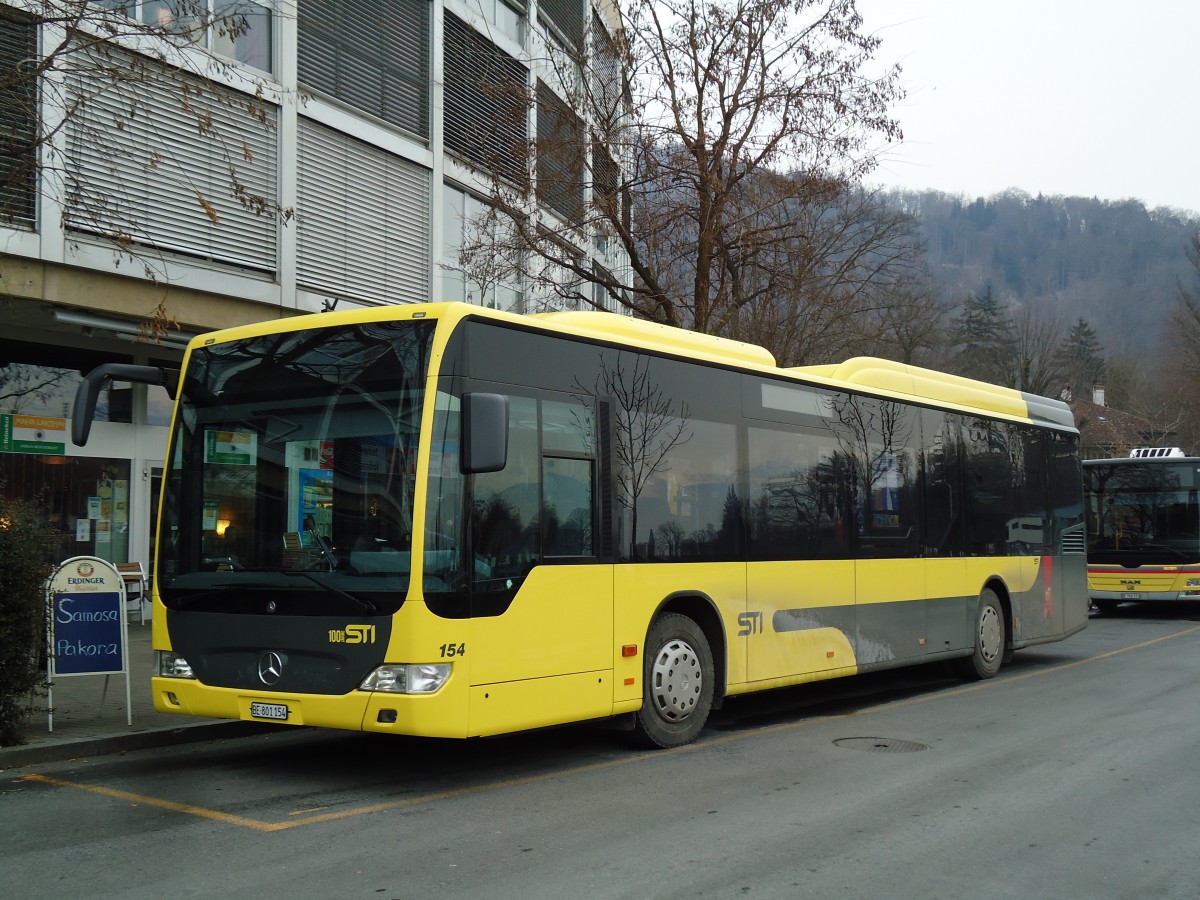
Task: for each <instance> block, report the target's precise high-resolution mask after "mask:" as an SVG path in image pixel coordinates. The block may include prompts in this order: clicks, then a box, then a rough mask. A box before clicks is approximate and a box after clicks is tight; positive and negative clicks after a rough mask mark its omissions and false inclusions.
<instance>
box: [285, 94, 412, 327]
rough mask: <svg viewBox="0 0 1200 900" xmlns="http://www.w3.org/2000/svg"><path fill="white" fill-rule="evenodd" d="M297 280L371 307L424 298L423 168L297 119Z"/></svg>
mask: <svg viewBox="0 0 1200 900" xmlns="http://www.w3.org/2000/svg"><path fill="white" fill-rule="evenodd" d="M298 171H299V176H298V183H297V191H296V222H297V225H296V242H297V278H298V280H299V282H300V284H301V286H302V287H304V288H306V289H308V290H313V291H318V292H323V293H326V294H330V295H332V296H335V297H346V298H349V299H354V300H362V301H367V302H373V303H398V302H410V303H412V302H421V301H427V300H428V299H429V267H430V259H429V243H430V242H429V202H430V197H429V192H430V181H429V170H428V169H425V168H422V167H421V166H418V165H417V164H416V163H412V162H409V161H408V160H406V159H404V158H402V157H400V156H396V155H395V154H392V153H388V152H386V151H384V150H381V149H380V148H378V147H375V146H372V145H371V144H368V143H365V142H364V141H360V140H357V139H355V138H352V137H350V136H349V135H346V134H342V133H341V132H339V131H335V130H333V129H332V128H327V127H325V126H324V125H319V124H317V123H316V122H313V121H311V120H309V119H303V118H302V119H301V120H300V156H299V166H298Z"/></svg>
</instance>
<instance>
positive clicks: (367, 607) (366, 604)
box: [288, 572, 378, 613]
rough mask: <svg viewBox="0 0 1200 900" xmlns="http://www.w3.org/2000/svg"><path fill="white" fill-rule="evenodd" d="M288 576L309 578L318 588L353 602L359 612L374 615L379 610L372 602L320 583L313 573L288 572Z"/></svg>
mask: <svg viewBox="0 0 1200 900" xmlns="http://www.w3.org/2000/svg"><path fill="white" fill-rule="evenodd" d="M288 574H289V575H300V576H302V577H304V578H307V579H308V580H309V581H311V582H312V583H313V584H315V585H316V586H317V587H322V588H324V589H325V590H327V591H329V592H330V593H331V594H337V595H338V596H339V597H345V598H346V599H347V600H349V601H351V602H352V603H353V604H354V605H355V607H357V609H358V611H359V612H372V613H373V612H375V611H376V610H377V609H378V607H376V606H375V604H374V603H372V602H371V601H370V600H364V599H363V598H362V597H355V596H354V595H353V594H351V593H349V592H347V591H343V590H342V589H341V588H335V587H334V586H333V585H332V584H326V583H325V582H323V581H320V580H319V579H318V578H317V576H316V575H314V574H312V573H311V572H288Z"/></svg>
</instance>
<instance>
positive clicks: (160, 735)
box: [0, 620, 279, 769]
mask: <svg viewBox="0 0 1200 900" xmlns="http://www.w3.org/2000/svg"><path fill="white" fill-rule="evenodd" d="M153 668H154V651H153V650H152V649H151V647H150V623H149V621H147V622H146V624H145V625H140V624H138V623H137V621H136V620H135V621H131V622H130V623H129V699H130V703H129V709H130V711H131V715H132V719H133V724H132V725H130V724H127V715H126V709H125V677H126V676H124V675H119V674H118V675H71V676H67V677H59V678H58V679H57V681H56V682H55V684H54V686H53V692H54V695H53V700H54V731H52V732H51V731H50V730H49V729H48V724H49V723H48V717H47V715H46V698H45V697H38V698H36V699H35V701H34V704H35V707H34V711H33V713H32V714H31V715H30V717H29V719H28V720H27V722H26V725H25V743H24V744H17V745H16V746H13V747H0V769H11V768H17V767H24V766H30V765H37V764H40V763H44V762H53V761H56V760H63V759H75V758H78V757H84V756H100V755H103V754H106V753H118V752H120V751H122V750H144V749H147V748H151V747H163V746H167V745H170V744H182V743H187V742H189V741H206V740H215V739H217V738H226V737H239V736H242V735H249V734H263V733H266V732H268V731H271V730H273V729H278V727H279V726H277V725H270V724H260V723H257V722H238V721H226V720H222V719H195V718H192V717H190V716H175V715H168V714H166V713H160V712H157V711H156V710H155V709H154V701H153V700H152V699H151V696H150V675H151V672H152V671H153ZM106 679H107V688H106V687H105V680H106Z"/></svg>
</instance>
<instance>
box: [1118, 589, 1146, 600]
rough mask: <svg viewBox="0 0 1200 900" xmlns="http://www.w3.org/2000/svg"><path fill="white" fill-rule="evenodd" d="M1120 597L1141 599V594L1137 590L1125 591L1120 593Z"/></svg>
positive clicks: (1123, 598)
mask: <svg viewBox="0 0 1200 900" xmlns="http://www.w3.org/2000/svg"><path fill="white" fill-rule="evenodd" d="M1121 599H1122V600H1141V599H1142V595H1141V594H1139V593H1138V592H1137V591H1126V592H1125V593H1124V594H1122V595H1121Z"/></svg>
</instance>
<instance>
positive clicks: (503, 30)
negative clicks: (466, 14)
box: [462, 0, 525, 46]
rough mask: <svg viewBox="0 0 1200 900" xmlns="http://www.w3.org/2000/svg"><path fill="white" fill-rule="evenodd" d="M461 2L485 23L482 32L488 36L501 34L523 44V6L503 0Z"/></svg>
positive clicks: (463, 0) (469, 0)
mask: <svg viewBox="0 0 1200 900" xmlns="http://www.w3.org/2000/svg"><path fill="white" fill-rule="evenodd" d="M462 2H463V4H464V5H465V6H466V8H467V9H469V10H470V11H471V12H473V13H477V14H478V15H479V16H480V18H482V19H483V21H484V22H485V23H487V27H486V28H485V29H484V33H485V34H487V35H488V36H489V37H496V36H502V37H505V38H508V40H510V41H512V42H513V43H514V44H520V45H521V46H524V45H525V8H524V6H523V5H522V4H520V3H517V4H515V5H510V4H508V3H506V2H505V0H462Z"/></svg>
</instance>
